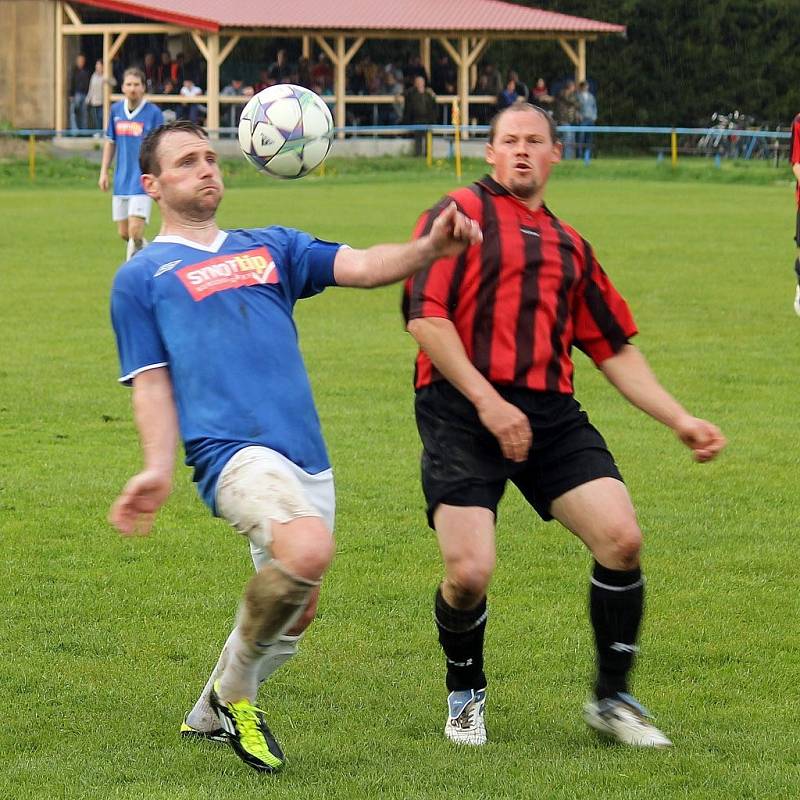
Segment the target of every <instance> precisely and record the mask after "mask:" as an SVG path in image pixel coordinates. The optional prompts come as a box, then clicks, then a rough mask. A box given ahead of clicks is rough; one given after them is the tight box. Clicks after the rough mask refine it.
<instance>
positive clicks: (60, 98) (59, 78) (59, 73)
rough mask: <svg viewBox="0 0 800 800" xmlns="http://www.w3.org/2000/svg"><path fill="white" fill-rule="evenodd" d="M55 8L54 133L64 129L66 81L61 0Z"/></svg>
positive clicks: (57, 133) (59, 132)
mask: <svg viewBox="0 0 800 800" xmlns="http://www.w3.org/2000/svg"><path fill="white" fill-rule="evenodd" d="M55 9H56V98H55V99H56V107H55V114H56V118H55V125H54V126H53V127H54V128H55V131H56V135H59V134H61V133H62V132H63V131H64V99H65V96H66V92H67V82H66V80H65V79H64V31H63V14H64V9H63V8H62V6H61V0H58V2H57V3H56V4H55Z"/></svg>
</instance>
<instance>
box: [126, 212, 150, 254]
mask: <svg viewBox="0 0 800 800" xmlns="http://www.w3.org/2000/svg"><path fill="white" fill-rule="evenodd" d="M144 226H145V220H144V218H143V217H128V220H127V228H128V258H131V257H132V256H134V255H135V254H136V253H138V252H139V251H140V250H141V249H142V248H143V247H144V246H145V244H146V242H145V239H144Z"/></svg>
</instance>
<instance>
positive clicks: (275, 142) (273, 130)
mask: <svg viewBox="0 0 800 800" xmlns="http://www.w3.org/2000/svg"><path fill="white" fill-rule="evenodd" d="M332 135H333V119H332V118H331V112H330V111H329V110H328V106H326V105H325V103H324V102H323V100H322V98H321V97H319V96H318V95H316V94H314V92H312V91H310V90H309V89H304V88H303V87H302V86H293V85H292V84H289V83H280V84H277V85H276V86H268V87H267V88H266V89H262V90H261V91H260V92H259V93H258V94H255V95H253V97H251V98H250V100H249V101H248V103H247V105H246V106H245V107H244V110H243V111H242V116H241V119H240V121H239V146H240V147H241V148H242V152H243V153H244V155H245V158H246V159H247V160H248V161H249V162H250V163H251V164H252V165H253V166H254V167H255V168H256V169H257V170H259V171H260V172H266V173H267V175H272V176H273V177H274V178H302V177H303V175H307V174H308V173H309V172H311V170H313V169H316V168H317V167H318V166H319V165H320V164H321V163H322V162H323V161H324V160H325V157H326V156H327V155H328V151H329V150H330V149H331V136H332Z"/></svg>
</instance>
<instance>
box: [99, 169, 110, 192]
mask: <svg viewBox="0 0 800 800" xmlns="http://www.w3.org/2000/svg"><path fill="white" fill-rule="evenodd" d="M97 185H98V186H99V187H100V189H101V191H103V192H107V191H108V173H107V172H101V173H100V178H99V179H98V181H97Z"/></svg>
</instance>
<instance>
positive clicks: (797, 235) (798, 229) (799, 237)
mask: <svg viewBox="0 0 800 800" xmlns="http://www.w3.org/2000/svg"><path fill="white" fill-rule="evenodd" d="M794 243H795V244H796V245H797V246H798V247H800V208H798V209H797V218H796V220H795V223H794Z"/></svg>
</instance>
